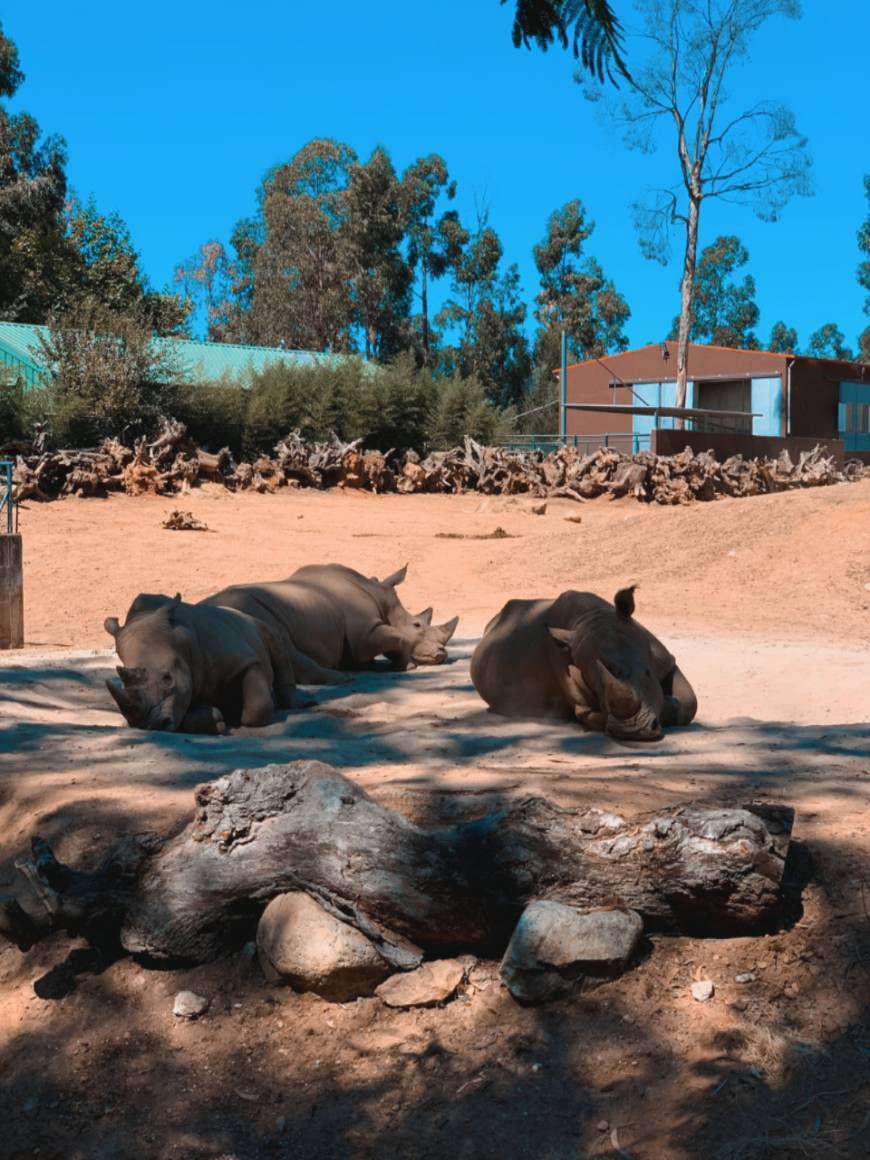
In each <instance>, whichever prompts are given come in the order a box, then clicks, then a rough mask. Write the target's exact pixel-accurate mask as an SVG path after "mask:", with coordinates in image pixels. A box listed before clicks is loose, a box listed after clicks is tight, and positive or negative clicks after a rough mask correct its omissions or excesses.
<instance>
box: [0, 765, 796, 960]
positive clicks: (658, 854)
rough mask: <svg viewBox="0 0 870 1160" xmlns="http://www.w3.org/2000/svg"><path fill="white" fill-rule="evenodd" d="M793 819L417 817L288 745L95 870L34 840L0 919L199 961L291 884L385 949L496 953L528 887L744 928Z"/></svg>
mask: <svg viewBox="0 0 870 1160" xmlns="http://www.w3.org/2000/svg"><path fill="white" fill-rule="evenodd" d="M792 820H793V811H792V810H790V809H788V808H787V807H781V806H776V807H774V806H770V807H752V808H746V809H724V808H712V809H705V808H700V807H692V806H686V807H677V808H674V809H667V810H663V811H661V812H659V813H657V814H648V815H645V816H642V817H638V818H634V819H627V818H623V817H620V816H618V815H615V814H612V813H609V812H606V811H602V810H595V809H589V810H568V809H561V808H560V807H558V806H556V805H554V804H553V803H552V802H548V801H546V800H544V799H542V798H523V799H511V800H508V801H507V802H505V803H504V804H503V805H502V806H501V808H499V809H498V810H497V811H495V812H492V813H489V814H486V815H485V816H483V817H481V818H477V819H475V820H472V821H468V822H462V823H459V824H458V825H454V826H446V827H445V826H441V827H436V828H433V829H422V828H420V827H419V826H415V825H412V823H411V822H409V821H408V820H407V819H406V818H404V817H402V816H401V815H400V814H397V813H394V812H393V811H392V810H388V809H385V808H384V807H383V806H381V805H379V804H378V803H377V802H375V801H373V800H372V799H371V798H370V797H369V796H368V794H366V793H365V792H364V791H363V790H362V789H361V788H360V787H359V786H358V785H357V784H356V783H355V782H352V781H350V780H349V779H348V778H346V777H344V776H343V775H342V774H341V773H339V772H338V770H336V769H333V768H332V767H331V766H328V765H324V764H322V763H320V762H316V761H295V762H291V763H289V764H287V765H271V766H268V767H267V768H265V769H256V770H237V771H236V772H235V773H232V774H230V775H228V776H227V777H223V778H220V779H219V780H217V781H214V782H210V783H208V784H206V785H201V786H200V787H199V788H198V789H197V791H196V813H195V815H194V819H193V821H192V822H191V823H190V824H189V825H188V826H187V827H186V829H184V830H183V831H182V832H181V833H179V834H177V835H176V836H174V837H170V838H169V839H167V840H165V841H158V842H153V843H152V845H151V846H150V847H141V848H140V847H137V846H136V843H135V841H133V840H131V839H127V840H126V842H124V843H119V844H118V846H117V847H116V848H114V849H113V850H112V851H110V854H109V855H108V856H107V858H106V859H105V860H104V862H103V864H102V866H101V867H100V868H99V869H98V870H97V871H95V872H93V873H82V872H79V871H76V870H72V869H70V868H69V867H65V866H62V865H61V864H60V863H58V862H56V861H55V860H54V858H53V855H52V854H51V851H50V850H49V849H48V847H47V846H45V844H44V843H39V841H38V839H37V840H36V844H35V846H34V857H33V860H32V861H29V862H28V861H21V862H19V863H18V864H17V865H18V866H19V869H21V870H22V872H23V873H24V874H25V876H26V878H27V880H28V888H29V890H30V893H29V894H28V893H27V892H26V891H25V892H22V893H21V894H19V896H18V898H17V899H8V898H7V899H4V900H0V933H2V934H5V935H6V937H7V938H9V939H11V940H12V941H14V942H17V943H18V945H19V946H22V947H26V946H27V945H30V944H31V943H33V942H35V941H37V939H38V938H40V937H44V935H45V933H47V932H48V931H49V930H58V929H67V930H86V929H87V926H88V924H89V923H93V922H94V921H95V920H96V918H97V917H98V916H99V917H100V919H101V921H100V923H99V928H100V929H102V930H105V929H106V926H107V924H108V926H110V927H112V928H113V929H114V930H115V932H116V937H117V934H118V933H119V934H120V943H121V945H122V946H123V947H124V948H125V949H126V950H128V951H130V952H133V953H144V954H147V955H150V956H153V957H157V958H166V959H184V960H192V961H197V962H205V961H208V960H210V959H214V958H216V957H218V956H219V955H221V954H225V953H227V952H228V951H230V950H232V949H233V948H234V947H237V946H239V945H240V943H241V942H243V941H245V939H248V938H251V937H252V935H253V931H254V928H255V926H256V922H257V918H258V916H259V914H260V912H261V911H262V909H263V907H264V906H265V905H266V903H267V902H268V901H269V900H270V899H271V898H274V897H275V896H276V895H278V894H282V893H284V892H286V891H290V890H302V891H305V892H306V893H308V894H310V895H312V897H314V898H315V899H317V901H318V902H320V904H321V905H323V906H325V907H326V908H327V909H328V910H330V911H331V913H333V914H335V915H336V916H337V917H339V918H341V919H342V920H344V921H345V922H349V923H351V924H352V925H354V926H356V927H357V928H358V929H360V930H361V931H362V932H363V933H364V934H366V935H367V936H369V937H370V938H374V939H375V941H376V942H377V943H378V945H379V949H380V950H381V953H382V954H384V955H385V957H387V958H388V959H389V960H390V961H392V962H394V963H396V965H403V960H407V961H414V956H413V953H412V952H413V951H414V950H416V946H420V947H423V948H426V949H438V948H455V947H464V948H468V949H471V948H483V949H489V950H494V951H496V952H497V953H500V952H501V951H502V950H503V949H504V946H505V945H506V943H507V941H508V938H509V937H510V933H511V931H512V929H513V927H514V925H515V924H516V922H517V920H518V918H519V916H520V914H521V913H522V910H523V909H524V907H525V906H526V905H527V904H528V902H530V901H531V900H532V899H535V898H544V899H552V900H555V901H559V902H564V903H568V904H570V905H573V906H576V907H580V908H583V909H594V908H601V907H608V906H625V907H629V908H631V909H634V910H637V911H638V912H639V913H641V914H642V915H643V916H644V918H645V919H646V920H647V922H648V923H649V924H651V925H652V926H657V927H659V928H662V927H663V928H671V929H684V930H700V931H703V932H705V933H709V934H725V933H731V932H736V931H744V932H745V931H751V930H752V929H754V928H755V927H756V926H757V925H758V923H759V922H761V921H763V920H765V919H769V918H771V917H772V916H774V915H775V914H776V913H777V912H778V910H779V907H780V902H781V900H780V887H781V882H782V874H783V868H784V865H785V858H786V854H787V852H788V847H789V840H790V834H791V826H792ZM34 891H35V893H36V900H34V896H33V892H34ZM409 943H410V944H412V945H410V946H409ZM407 961H406V963H405V965H407Z"/></svg>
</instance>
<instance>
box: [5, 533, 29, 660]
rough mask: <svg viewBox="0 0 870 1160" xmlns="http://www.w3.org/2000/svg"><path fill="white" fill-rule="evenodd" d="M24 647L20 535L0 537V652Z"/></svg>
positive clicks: (11, 534) (22, 574)
mask: <svg viewBox="0 0 870 1160" xmlns="http://www.w3.org/2000/svg"><path fill="white" fill-rule="evenodd" d="M23 647H24V573H23V569H22V565H21V536H20V535H19V534H18V533H17V532H15V533H10V534H0V649H3V648H23Z"/></svg>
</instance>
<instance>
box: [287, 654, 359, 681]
mask: <svg viewBox="0 0 870 1160" xmlns="http://www.w3.org/2000/svg"><path fill="white" fill-rule="evenodd" d="M290 659H291V661H292V662H293V670H294V672H295V673H296V680H297V681H298V682H299V684H300V685H347V684H349V683H350V681H351V679H352V678H351V677H349V676H348V675H347V673H342V672H339V671H338V669H327V668H324V667H323V665H319V664H318V663H317V661H313V660H312V659H311V657H309V656H306V654H305V653H304V652H300V651H299V649H298V648H296V647H295V646H293V645H291V646H290Z"/></svg>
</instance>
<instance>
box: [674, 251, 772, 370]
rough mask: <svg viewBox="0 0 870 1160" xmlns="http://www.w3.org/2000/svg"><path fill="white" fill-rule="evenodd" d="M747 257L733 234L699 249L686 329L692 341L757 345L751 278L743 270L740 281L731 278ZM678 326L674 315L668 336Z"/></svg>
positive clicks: (756, 313) (748, 347)
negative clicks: (690, 314)
mask: <svg viewBox="0 0 870 1160" xmlns="http://www.w3.org/2000/svg"><path fill="white" fill-rule="evenodd" d="M748 261H749V251H748V250H747V249H746V247H745V246H744V245H742V244H741V242H740V240H739V238H735V237H733V236H726V237H721V238H717V239H716V241H715V242H713V243H712V244H711V245H709V246H705V248H704V249H703V250H702V251H701V257H700V258H699V260H698V269H697V271H696V274H695V296H694V304H693V307H692V326H691V329H690V330H689V338H690V340H691V341H692V342H706V343H712V344H713V345H714V346H735V347H740V348H742V349H744V350H755V349H757V347H758V339H757V337H756V335H755V332H754V331H753V327H754V326H756V325H757V324H758V319H759V317H760V311H759V309H758V306H757V305H756V303H755V279H754V278H753V277H752V275H751V274H747V275H746V276H745V277H744V278H743V279H742V281H740V282H738V281H735V280H734V273H735V271H737V270H738V269H740V267H742V266H745V265H746V263H747V262H748ZM679 330H680V319H679V318H675V319H674V323H673V326H672V328H671V333H670V334H669V335H668V338H676V337H677V336H678V334H679Z"/></svg>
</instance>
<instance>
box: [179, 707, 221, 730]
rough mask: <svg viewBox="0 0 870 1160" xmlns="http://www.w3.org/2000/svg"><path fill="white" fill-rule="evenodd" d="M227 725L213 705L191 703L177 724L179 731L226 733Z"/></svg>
mask: <svg viewBox="0 0 870 1160" xmlns="http://www.w3.org/2000/svg"><path fill="white" fill-rule="evenodd" d="M226 731H227V725H226V721H224V718H223V714H222V713H221V711H220V709H217V708H215V706H214V705H191V707H190V708H189V709H188V710H187V712H186V713H185V715H184V717H183V718H182V720H181V724H180V725H179V726H178V732H179V733H226Z"/></svg>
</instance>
